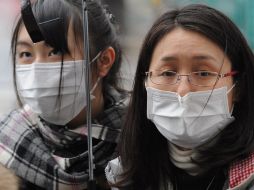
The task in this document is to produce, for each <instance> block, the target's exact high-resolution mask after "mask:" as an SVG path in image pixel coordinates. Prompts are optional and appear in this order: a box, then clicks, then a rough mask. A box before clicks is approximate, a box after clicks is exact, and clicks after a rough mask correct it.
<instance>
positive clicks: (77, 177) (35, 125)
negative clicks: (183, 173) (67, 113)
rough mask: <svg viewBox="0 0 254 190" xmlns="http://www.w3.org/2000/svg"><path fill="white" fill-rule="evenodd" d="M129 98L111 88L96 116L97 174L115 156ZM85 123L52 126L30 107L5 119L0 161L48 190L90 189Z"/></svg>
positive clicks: (0, 129) (0, 133)
mask: <svg viewBox="0 0 254 190" xmlns="http://www.w3.org/2000/svg"><path fill="white" fill-rule="evenodd" d="M125 107H126V96H125V95H123V94H120V93H119V92H118V91H116V90H115V89H113V88H109V90H108V94H107V95H106V96H105V110H104V111H103V113H101V114H100V115H99V116H98V117H97V118H96V120H93V122H94V125H93V126H92V127H93V129H95V130H93V132H92V133H93V134H92V136H93V141H94V146H93V154H94V163H95V176H96V175H99V174H100V173H101V172H102V173H103V171H104V168H105V165H106V164H107V162H108V161H109V160H111V159H112V158H113V156H114V152H115V147H116V143H117V141H118V139H119V133H120V129H121V125H122V123H123V117H124V114H125ZM86 145H87V144H86V127H85V126H80V127H78V128H76V129H69V128H68V126H65V127H62V128H60V127H59V126H51V125H50V124H48V123H46V122H45V121H43V120H42V119H40V118H39V117H38V116H37V115H36V114H34V113H33V112H32V110H31V109H30V108H29V107H28V106H24V108H23V109H19V110H14V111H13V112H12V113H10V114H9V115H8V116H7V117H6V118H5V119H4V120H2V121H1V122H0V163H2V164H3V165H4V166H5V167H7V168H9V169H11V170H13V171H14V172H15V174H16V175H17V176H19V177H21V178H23V179H25V180H27V181H29V182H30V183H32V184H35V185H37V186H40V187H42V188H45V189H49V190H60V189H61V190H69V189H72V190H73V189H77V190H81V189H85V188H86V186H87V181H88V177H89V176H88V151H87V146H86Z"/></svg>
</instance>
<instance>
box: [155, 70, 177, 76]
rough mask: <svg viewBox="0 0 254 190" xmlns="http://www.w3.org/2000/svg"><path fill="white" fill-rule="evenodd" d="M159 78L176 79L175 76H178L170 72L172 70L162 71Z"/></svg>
mask: <svg viewBox="0 0 254 190" xmlns="http://www.w3.org/2000/svg"><path fill="white" fill-rule="evenodd" d="M159 76H165V77H175V76H176V72H174V71H170V70H166V71H160V72H159Z"/></svg>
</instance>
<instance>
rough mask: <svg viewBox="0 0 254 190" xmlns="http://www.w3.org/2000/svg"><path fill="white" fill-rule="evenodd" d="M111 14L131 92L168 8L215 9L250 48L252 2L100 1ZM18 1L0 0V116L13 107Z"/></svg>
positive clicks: (125, 80) (126, 84) (125, 82)
mask: <svg viewBox="0 0 254 190" xmlns="http://www.w3.org/2000/svg"><path fill="white" fill-rule="evenodd" d="M102 1H103V2H104V3H106V4H108V8H109V9H110V10H111V11H112V13H113V14H114V15H115V19H116V22H117V23H118V26H119V31H120V36H119V38H120V41H121V44H122V47H123V52H124V61H123V66H122V69H121V73H122V79H123V85H124V87H125V88H126V89H128V90H131V88H132V83H133V77H134V74H135V69H136V63H137V58H138V54H139V49H140V46H141V44H142V40H143V39H144V37H145V34H146V33H147V31H148V29H149V28H150V27H151V25H152V23H153V21H154V20H155V19H156V18H158V16H159V15H161V14H162V13H163V12H165V11H166V10H168V9H173V8H177V7H179V8H180V7H182V6H184V5H187V4H191V3H202V4H207V5H210V6H212V7H215V8H217V9H219V10H220V11H222V12H223V13H225V14H226V15H227V16H229V17H230V18H231V19H232V20H233V21H234V22H235V23H236V24H237V25H238V27H239V28H240V29H241V31H242V33H243V34H244V36H245V37H246V38H247V40H248V43H249V45H250V46H251V48H252V49H253V48H254V37H253V36H254V19H253V18H254V11H253V10H254V1H253V0H102ZM19 10H20V5H19V0H0V56H1V57H0V116H1V115H3V114H6V113H8V112H9V111H10V110H11V109H13V108H15V107H16V101H15V94H14V88H13V84H12V65H11V58H10V41H11V33H12V29H13V25H14V21H15V18H16V16H17V15H18V14H19Z"/></svg>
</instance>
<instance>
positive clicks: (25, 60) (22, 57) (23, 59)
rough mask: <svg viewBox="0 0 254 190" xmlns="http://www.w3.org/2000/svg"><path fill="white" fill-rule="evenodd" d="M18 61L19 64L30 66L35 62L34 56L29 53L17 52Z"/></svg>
mask: <svg viewBox="0 0 254 190" xmlns="http://www.w3.org/2000/svg"><path fill="white" fill-rule="evenodd" d="M16 61H17V63H18V64H30V63H32V62H33V54H32V53H31V52H29V51H17V54H16Z"/></svg>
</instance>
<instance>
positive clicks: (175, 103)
mask: <svg viewBox="0 0 254 190" xmlns="http://www.w3.org/2000/svg"><path fill="white" fill-rule="evenodd" d="M232 88H233V87H232ZM232 88H231V89H232ZM231 89H230V90H231ZM146 90H147V118H148V119H150V120H151V121H153V123H154V124H155V126H156V127H157V129H158V130H159V132H160V133H161V134H162V135H163V136H164V137H166V138H167V139H168V140H169V141H170V142H172V143H174V144H176V145H178V146H180V147H184V148H189V149H192V148H195V147H197V146H200V145H202V144H204V143H205V142H207V141H208V140H209V139H211V138H213V137H214V136H215V135H217V134H218V133H219V132H220V131H221V130H222V129H224V128H225V127H226V126H227V125H228V124H229V123H230V122H232V121H233V120H234V118H233V117H232V116H231V113H230V112H229V108H228V98H227V94H228V92H227V87H222V88H218V89H214V90H213V91H212V90H209V91H199V92H190V93H188V94H186V95H185V96H184V97H181V96H180V95H179V94H177V93H174V92H169V91H162V90H157V89H155V88H151V87H147V88H146ZM230 90H229V91H230Z"/></svg>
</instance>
